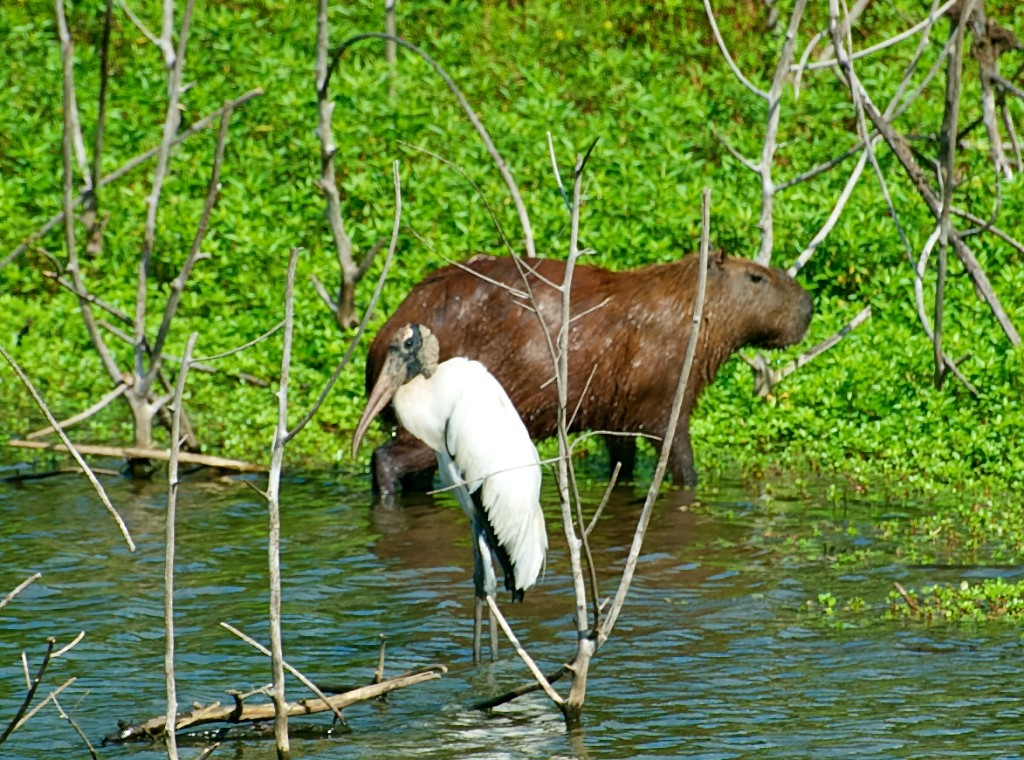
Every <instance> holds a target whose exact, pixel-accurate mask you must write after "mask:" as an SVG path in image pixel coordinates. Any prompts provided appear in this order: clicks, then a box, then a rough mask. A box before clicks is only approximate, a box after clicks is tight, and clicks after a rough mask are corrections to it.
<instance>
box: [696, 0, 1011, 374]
mask: <svg viewBox="0 0 1024 760" xmlns="http://www.w3.org/2000/svg"><path fill="white" fill-rule="evenodd" d="M704 5H705V10H706V13H707V17H708V20H709V24H710V26H711V30H712V32H713V34H714V37H715V39H716V41H717V43H718V46H719V49H720V50H721V52H722V55H723V57H724V59H725V61H726V63H727V64H728V66H729V67H730V69H731V70H732V71H733V73H734V74H735V75H736V77H737V78H738V79H739V80H740V81H741V82H742V83H743V85H744V86H745V87H746V88H747V89H748V90H750V91H751V92H753V93H755V94H756V95H758V96H761V97H762V98H764V99H766V100H767V102H768V104H769V117H770V118H769V124H768V128H767V130H766V133H765V137H764V143H763V148H762V152H761V160H760V161H759V162H757V163H755V162H753V161H750V160H749V159H747V158H745V157H744V156H742V155H741V154H739V152H738V151H736V150H735V149H734V148H732V146H731V145H729V144H728V143H725V144H726V147H727V148H728V149H729V150H730V152H731V153H732V154H733V155H734V156H735V157H736V158H737V160H739V161H740V162H741V163H743V165H744V166H746V167H747V168H749V169H751V170H753V171H755V172H757V173H758V174H759V175H760V177H761V179H762V217H761V222H760V223H759V227H760V228H761V231H762V240H761V243H762V244H761V253H760V254H759V256H762V257H767V255H770V247H771V246H770V243H771V238H770V237H768V236H766V235H765V230H766V229H770V227H771V223H770V216H771V213H772V211H773V208H774V206H773V203H774V200H775V194H776V193H777V192H778V191H782V190H784V189H786V188H788V187H792V186H793V185H796V184H798V183H801V182H805V181H807V180H809V179H812V178H814V177H816V176H818V175H819V174H821V173H823V172H827V171H831V170H833V169H835V168H836V167H838V166H840V165H841V164H842V163H844V162H845V161H846V160H848V159H850V158H851V157H853V156H857V155H858V154H859V157H858V159H857V162H856V164H855V166H854V168H853V170H852V171H851V172H850V176H849V179H848V181H847V183H846V185H845V187H844V189H843V191H842V192H841V193H840V195H839V196H838V198H837V199H836V202H835V204H834V206H833V209H832V211H831V213H830V214H829V217H828V219H827V220H826V222H825V224H824V225H823V226H822V227H821V229H820V230H819V231H818V233H817V234H816V235H815V236H814V238H813V239H812V240H811V241H810V243H808V244H807V246H806V247H805V248H804V249H803V251H802V252H801V253H800V254H799V255H798V256H797V258H796V260H795V261H794V263H793V265H792V266H791V267H790V269H789V271H790V274H795V273H796V272H797V271H798V270H799V269H800V268H802V267H803V266H804V265H805V264H806V263H807V261H808V260H809V259H810V258H811V256H813V255H814V253H815V252H816V251H817V250H818V248H819V246H820V245H821V243H822V242H824V241H825V240H826V238H827V237H828V235H829V233H830V232H831V231H832V229H833V228H834V227H835V225H836V223H837V222H838V220H839V218H840V216H841V214H842V213H843V210H844V209H845V207H846V205H847V203H848V201H849V200H850V197H851V194H852V191H853V189H854V187H855V186H856V184H857V182H858V181H859V179H860V177H861V175H862V173H863V171H864V170H865V169H866V168H867V166H868V165H869V164H870V166H871V167H872V170H873V172H874V174H875V176H876V178H877V181H878V183H879V186H880V187H881V190H882V193H883V196H884V198H885V201H886V214H887V215H888V216H889V217H890V218H892V219H893V221H894V224H895V225H896V230H897V232H898V234H899V236H900V239H901V241H902V243H903V246H904V248H905V252H906V257H907V260H908V262H909V263H910V264H911V266H913V268H914V273H915V301H916V305H917V311H918V315H919V319H920V322H921V326H922V329H923V330H924V332H925V333H926V334H927V336H928V338H929V340H930V341H932V343H933V347H934V353H935V363H936V371H935V381H936V384H937V385H941V383H942V381H943V379H944V378H945V377H946V376H947V375H949V374H952V375H954V376H955V377H956V378H957V379H958V380H959V381H960V382H961V384H962V385H963V386H964V387H966V388H967V389H968V390H970V391H972V392H975V389H974V386H973V385H972V384H971V383H970V382H969V381H968V379H967V378H966V377H965V376H964V374H963V373H962V372H961V371H960V369H959V368H958V361H957V360H954V359H952V358H951V357H949V356H948V355H947V354H946V353H945V351H944V349H943V344H942V321H943V314H944V312H945V311H946V308H947V307H946V304H945V300H944V292H945V286H946V281H947V278H948V274H947V271H948V264H947V254H946V252H947V250H949V249H950V248H952V250H953V252H954V253H955V255H956V257H957V259H959V261H960V263H961V265H962V266H963V268H964V271H965V272H966V273H967V274H968V276H969V277H970V278H971V279H972V281H973V283H974V286H975V290H976V291H977V293H978V295H979V296H980V297H981V298H982V299H983V300H984V301H985V302H986V303H987V304H988V305H989V307H990V309H991V310H992V313H993V315H994V317H995V319H996V321H997V322H998V324H999V325H1000V327H1001V328H1002V330H1003V331H1004V333H1005V334H1006V337H1007V339H1008V340H1009V341H1010V343H1011V344H1013V345H1019V344H1020V337H1019V335H1018V333H1017V330H1016V328H1015V326H1014V325H1013V323H1012V322H1011V320H1010V318H1009V316H1008V315H1007V313H1006V311H1005V309H1004V308H1003V307H1002V304H1001V303H1000V301H999V298H998V296H997V295H996V293H995V291H994V289H993V287H992V285H991V283H990V282H989V280H988V277H987V275H986V273H985V271H984V269H983V268H982V267H981V265H980V264H979V263H978V261H977V258H976V257H975V255H974V253H973V252H972V250H971V249H970V247H969V246H968V244H967V238H968V237H970V236H971V235H977V234H989V235H992V236H994V237H995V238H997V239H998V240H1000V241H1002V242H1003V243H1005V244H1008V245H1011V246H1013V247H1014V248H1015V249H1016V250H1018V251H1021V250H1024V245H1022V244H1021V243H1020V242H1018V241H1017V240H1014V239H1013V238H1012V237H1011V236H1010V235H1008V234H1007V233H1006V232H1004V231H1003V230H1002V229H1001V228H1000V227H999V226H998V225H997V223H996V222H997V219H998V216H999V212H1000V209H1001V205H1002V192H1001V182H1002V180H1003V179H1005V178H1007V177H1010V176H1011V175H1012V173H1013V172H1014V171H1020V170H1021V158H1020V150H1019V142H1018V138H1017V133H1016V128H1015V125H1014V122H1013V118H1012V114H1011V111H1010V109H1009V108H1008V107H1007V100H1008V99H1009V98H1013V97H1024V89H1022V88H1021V87H1020V86H1019V85H1017V84H1016V83H1015V82H1014V81H1013V80H1012V78H1010V79H1008V78H1006V77H1004V76H1003V75H1002V74H1001V73H1000V70H999V59H1000V56H1001V55H1003V54H1005V53H1007V52H1009V51H1020V50H1022V49H1024V48H1022V45H1021V43H1020V42H1019V41H1018V40H1017V38H1016V37H1015V36H1014V35H1013V34H1012V32H1010V31H1009V30H1007V29H1005V28H1004V27H1002V26H1000V25H999V24H997V23H995V22H994V21H993V20H992V19H991V18H989V17H988V16H987V14H986V11H985V3H984V0H933V3H932V6H931V9H930V11H929V12H928V14H927V16H926V17H925V18H923V19H921V20H920V21H918V22H916V23H914V24H912V25H910V26H909V27H908V28H907V29H905V30H903V31H900V32H899V33H897V34H894V35H893V36H891V37H889V38H887V39H885V40H883V41H881V42H879V43H877V44H873V45H871V46H869V47H866V48H864V49H862V50H854V48H853V43H852V41H853V39H854V37H855V35H854V34H853V30H854V27H855V24H857V23H858V21H859V18H860V15H861V13H862V11H863V10H864V8H865V6H866V2H864V0H860V2H857V3H855V4H853V5H852V6H850V8H849V9H848V10H844V11H843V12H840V8H841V4H840V3H839V2H838V0H831V1H830V5H829V11H830V16H829V25H828V28H827V29H824V30H819V31H818V32H817V33H815V34H814V35H813V36H812V37H811V39H810V42H808V43H807V44H806V46H805V47H804V50H803V53H802V54H801V55H800V56H799V59H798V61H797V62H796V63H794V62H793V44H794V41H795V39H796V36H797V33H798V31H799V28H800V23H801V18H802V15H803V14H802V11H803V3H800V2H798V3H797V4H796V6H795V7H794V9H793V12H792V15H791V16H790V20H789V24H788V27H787V34H786V39H785V43H784V45H783V49H782V53H781V54H780V57H779V62H778V66H777V67H776V70H775V76H774V77H773V79H772V86H771V89H769V90H767V91H765V90H762V89H761V88H759V87H758V86H756V85H755V84H753V83H752V82H751V81H750V80H748V79H747V78H746V77H745V76H744V75H743V73H742V72H741V71H740V70H739V67H738V66H737V65H736V63H735V62H734V61H733V59H732V56H731V55H730V54H729V51H728V49H727V47H726V44H725V41H724V39H723V35H722V34H721V33H720V31H719V28H718V24H717V22H716V19H715V17H714V14H713V12H712V9H711V4H710V0H705V2H704ZM842 7H843V8H845V6H842ZM943 18H946V19H948V20H949V25H950V32H949V35H948V39H947V41H946V42H945V44H944V45H943V47H942V50H941V52H940V54H939V56H938V59H937V60H936V63H935V65H934V66H932V68H931V69H930V70H929V71H927V72H926V73H925V74H924V75H923V76H917V75H919V69H920V64H921V62H922V60H924V58H925V53H926V52H927V51H928V50H929V49H930V47H931V46H932V39H931V33H932V31H933V29H934V27H935V24H936V23H937V22H939V21H940V20H941V19H943ZM967 34H970V35H971V36H972V42H971V44H970V46H968V45H966V43H965V38H966V36H967ZM915 38H916V39H917V40H918V44H917V49H916V51H915V52H914V54H913V55H912V56H911V57H910V58H909V61H908V63H907V64H906V66H905V68H904V70H903V72H902V78H901V79H900V80H899V83H898V86H897V88H896V90H895V93H894V94H893V95H892V96H891V97H890V99H889V102H888V104H887V105H886V106H885V107H884V108H880V107H878V106H876V105H875V99H874V97H873V93H871V92H869V91H868V89H867V88H866V86H865V85H864V83H863V82H862V80H861V79H860V78H859V77H858V76H857V71H856V63H857V61H859V60H862V59H864V58H867V57H869V56H873V55H876V54H878V53H880V52H882V51H886V50H888V49H890V48H892V47H894V46H896V45H899V44H902V43H904V42H906V41H909V40H912V39H915ZM967 50H969V51H970V55H971V56H972V57H973V58H974V59H975V61H976V62H977V64H978V69H977V70H978V78H979V81H980V83H981V92H982V102H981V108H980V113H981V116H980V117H979V118H977V119H974V120H973V121H971V122H970V123H969V124H968V125H967V126H966V127H963V128H961V127H960V118H959V115H960V111H961V101H962V99H963V94H964V90H963V87H962V71H963V57H964V54H965V52H966V51H967ZM815 53H817V56H816V60H814V61H810V58H811V57H812V55H814V54H815ZM818 70H830V71H832V72H833V73H834V75H835V76H837V77H838V78H839V79H840V81H841V82H842V83H843V84H844V85H845V86H846V88H847V89H848V91H849V94H850V98H851V102H852V104H853V107H854V111H855V113H856V115H857V122H856V123H857V135H856V142H855V143H854V145H853V146H852V147H851V148H849V149H847V150H845V151H843V152H842V153H841V154H839V155H838V156H836V157H834V158H831V159H828V160H826V161H824V162H822V163H821V164H819V165H817V166H814V167H812V168H810V169H808V170H806V171H803V172H801V173H799V174H796V175H795V176H793V177H791V178H789V179H787V180H785V181H783V182H778V183H775V182H774V181H773V180H771V173H770V172H771V162H772V157H773V156H774V152H775V145H776V140H777V133H778V130H779V128H780V124H779V122H778V120H777V119H776V120H775V121H772V119H771V117H772V116H773V115H777V113H778V109H779V107H780V106H779V103H780V97H781V84H782V83H783V81H786V78H787V77H789V78H791V80H792V84H793V89H794V95H795V94H796V93H797V92H798V91H799V88H800V85H801V81H802V80H803V78H804V76H805V75H806V74H808V73H810V72H814V71H818ZM943 70H944V71H945V73H946V90H945V99H944V106H943V114H944V118H943V123H942V126H941V128H940V131H939V136H938V139H937V140H936V155H937V156H938V158H937V159H936V160H934V161H933V162H930V164H926V165H924V166H922V157H921V151H920V150H917V149H915V148H913V147H911V141H910V139H909V138H908V135H907V133H906V132H905V131H904V130H902V129H901V128H900V126H899V125H898V119H899V118H900V116H901V115H902V114H903V113H904V112H905V111H906V110H907V108H908V107H909V106H910V105H911V103H913V102H914V101H915V100H916V99H917V98H918V97H920V96H921V94H922V93H923V92H924V91H925V89H926V86H927V84H928V83H929V82H930V81H931V80H932V79H933V78H934V77H935V76H937V75H938V74H939V73H940V71H943ZM1019 75H1020V70H1018V72H1017V75H1016V76H1018V77H1019ZM915 76H917V78H918V79H919V80H920V81H918V82H917V83H916V84H915V85H914V86H912V83H913V82H914V79H915ZM783 126H784V122H783ZM979 127H983V128H984V130H985V133H986V143H987V145H988V150H989V161H990V165H991V169H992V174H993V179H994V181H993V183H992V186H993V187H994V190H995V192H994V195H993V197H992V198H991V206H992V208H991V212H990V213H989V214H988V218H983V217H982V216H979V215H975V214H973V213H971V212H969V211H965V210H963V209H961V208H960V207H959V206H958V205H957V197H958V196H957V193H956V191H957V185H958V182H960V181H962V180H961V179H960V178H959V175H960V173H961V172H960V170H959V168H958V158H957V156H958V153H959V152H961V151H962V150H963V145H964V138H965V137H966V136H967V134H968V133H969V132H970V131H972V130H974V129H977V128H979ZM720 137H721V136H720ZM721 139H722V140H723V142H724V140H725V138H724V137H721ZM1007 143H1008V144H1009V145H1010V146H1012V150H1013V155H1012V156H1010V155H1008V154H1007V151H1006V148H1005V147H1004V146H1005V145H1006V144H1007ZM883 144H884V145H886V146H888V148H889V149H890V150H891V151H892V153H893V154H894V155H895V156H896V158H897V159H898V161H899V163H900V165H901V167H902V168H903V170H904V172H905V174H906V177H907V178H908V179H909V180H910V183H911V185H912V186H913V187H914V189H915V190H916V191H917V193H918V194H919V196H920V198H921V200H922V201H923V203H924V205H925V208H926V209H927V211H928V212H929V213H930V214H931V215H932V216H933V218H934V219H935V228H934V233H933V235H931V236H930V237H929V239H928V241H927V243H926V244H925V245H924V247H923V249H922V250H921V251H920V252H919V253H916V252H915V251H914V247H913V244H912V243H911V242H910V240H909V238H908V236H907V234H906V231H905V225H904V224H902V223H901V221H900V215H899V214H898V212H897V210H896V208H895V206H894V204H893V202H892V199H891V196H890V192H889V187H888V185H889V182H890V181H891V179H890V178H887V177H886V175H885V173H884V172H883V171H882V169H881V167H880V165H879V163H878V159H877V157H876V149H877V147H878V146H879V145H883ZM930 176H933V177H934V179H930V178H929V177H930ZM766 218H767V219H768V220H767V221H766ZM958 222H959V223H963V222H967V223H969V224H971V225H974V226H973V228H971V229H961V228H960V227H958ZM766 240H767V241H768V248H767V252H766ZM936 246H937V247H938V255H937V257H936V259H937V264H936V272H935V297H934V310H933V313H932V315H931V317H929V315H928V314H927V313H926V312H927V310H926V308H925V303H924V288H923V281H924V276H925V268H926V265H927V262H928V260H929V258H930V254H931V252H932V251H933V250H935V248H936ZM868 313H869V311H868V310H865V311H862V312H861V313H860V314H858V315H857V317H855V318H854V319H853V320H852V321H851V322H850V324H849V325H847V326H846V327H845V328H843V330H841V331H840V332H839V333H837V334H836V335H835V336H832V337H831V338H829V339H828V340H827V341H825V342H823V343H822V344H821V345H819V346H816V347H815V348H814V349H812V350H811V351H809V352H808V353H807V354H805V356H804V357H801V359H800V360H798V362H796V363H795V364H794V365H791V366H792V368H795V366H799V365H800V364H803V363H806V361H807V360H809V359H810V358H813V356H815V355H817V354H818V353H820V352H821V350H824V349H825V348H827V347H828V346H829V345H834V343H835V342H836V340H838V339H839V338H840V337H841V334H845V333H846V332H848V331H849V329H851V328H852V327H853V326H856V324H858V323H859V322H860V321H862V320H863V319H864V318H866V317H867V316H868ZM745 358H746V357H745ZM747 361H748V363H749V364H751V366H752V367H754V369H755V372H756V374H757V382H756V387H757V389H758V392H762V393H764V392H767V390H770V388H771V385H772V383H773V382H774V381H777V380H778V379H780V378H781V377H783V376H785V374H786V372H785V371H782V372H779V371H774V372H773V371H771V370H770V369H769V368H768V367H767V365H766V363H765V362H764V360H763V359H761V358H760V357H758V358H755V359H749V358H747ZM788 369H790V368H787V370H788Z"/></svg>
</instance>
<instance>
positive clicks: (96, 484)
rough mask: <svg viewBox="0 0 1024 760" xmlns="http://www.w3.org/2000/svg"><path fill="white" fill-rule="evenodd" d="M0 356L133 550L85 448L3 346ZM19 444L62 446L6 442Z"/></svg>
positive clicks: (126, 528)
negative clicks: (74, 440) (77, 443)
mask: <svg viewBox="0 0 1024 760" xmlns="http://www.w3.org/2000/svg"><path fill="white" fill-rule="evenodd" d="M0 356H3V358H4V359H5V360H6V361H7V363H8V364H9V365H11V369H13V370H14V372H15V374H17V376H18V378H19V379H20V380H21V382H22V384H23V385H24V386H25V388H27V389H28V392H29V394H30V395H31V396H32V399H33V400H34V401H35V402H36V406H38V407H39V409H40V410H41V411H42V413H43V414H44V415H46V419H47V420H48V421H49V423H50V427H52V428H53V429H54V431H55V432H56V433H57V435H58V436H60V439H61V440H62V441H63V442H64V446H63V450H65V451H69V452H70V453H71V456H73V457H74V458H75V461H76V462H78V466H79V467H81V468H82V471H83V472H84V473H85V476H86V477H87V478H88V479H89V482H90V483H92V487H93V488H94V489H96V493H97V494H98V495H99V497H100V501H102V502H103V506H104V507H106V508H107V511H108V512H109V513H110V515H111V517H113V518H114V522H116V523H117V527H118V528H119V529H120V530H121V535H122V536H124V540H125V541H126V542H127V543H128V548H129V549H131V550H132V551H135V542H134V541H133V540H132V537H131V534H130V533H129V532H128V526H127V525H125V522H124V520H123V519H121V515H120V514H118V512H117V509H115V508H114V505H113V503H111V501H110V498H109V497H108V496H107V492H106V491H105V490H104V489H103V486H102V485H100V481H99V479H98V478H97V477H96V475H95V473H93V471H92V470H91V469H89V465H87V464H86V463H85V459H83V458H82V454H81V452H80V450H79V449H81V450H83V451H84V450H85V449H82V448H81V447H79V448H77V449H76V447H75V446H74V444H72V443H71V440H70V439H69V438H68V436H67V434H66V433H65V432H64V431H63V430H62V429H61V426H60V423H59V422H57V419H56V418H55V417H54V416H53V414H52V413H51V412H50V409H49V407H47V406H46V402H45V401H43V397H42V396H40V395H39V391H37V390H36V388H35V386H34V385H32V381H31V380H29V379H28V376H27V375H26V374H25V373H24V372H23V371H22V369H21V367H19V366H18V364H17V362H15V361H14V359H13V358H12V357H11V355H10V354H9V353H7V351H6V349H4V347H3V346H0ZM19 444H20V445H24V447H25V448H41V449H60V448H62V447H59V446H57V445H55V444H49V443H44V442H42V441H8V442H7V445H8V446H16V445H19ZM86 453H88V452H86Z"/></svg>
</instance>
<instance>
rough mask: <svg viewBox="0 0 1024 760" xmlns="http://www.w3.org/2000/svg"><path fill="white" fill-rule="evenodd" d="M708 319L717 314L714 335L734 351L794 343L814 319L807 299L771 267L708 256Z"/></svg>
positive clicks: (807, 294) (812, 308) (726, 257)
mask: <svg viewBox="0 0 1024 760" xmlns="http://www.w3.org/2000/svg"><path fill="white" fill-rule="evenodd" d="M705 308H706V309H707V310H708V313H709V314H711V313H717V314H718V319H717V320H716V321H717V322H718V324H717V325H716V329H717V330H721V331H724V332H725V333H727V334H729V337H732V338H734V341H728V342H732V343H733V345H736V346H744V345H745V346H756V347H757V348H782V347H784V346H791V345H793V344H794V343H799V342H800V341H801V340H803V337H804V335H806V333H807V327H808V325H810V323H811V315H812V314H813V313H814V302H813V301H812V299H811V295H810V293H808V292H807V291H806V290H804V289H803V288H802V287H801V286H800V285H799V284H797V282H796V280H794V279H793V278H792V277H790V276H789V275H788V274H786V273H785V272H784V271H782V270H781V269H778V268H777V267H767V266H763V265H761V264H758V263H756V262H754V261H751V260H749V259H745V258H742V257H735V256H726V255H724V254H723V253H721V252H715V253H713V254H712V255H711V258H710V260H709V262H708V284H707V306H706V307H705Z"/></svg>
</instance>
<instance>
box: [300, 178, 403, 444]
mask: <svg viewBox="0 0 1024 760" xmlns="http://www.w3.org/2000/svg"><path fill="white" fill-rule="evenodd" d="M391 169H392V174H393V176H394V180H395V220H394V224H393V225H392V227H391V244H390V245H389V246H388V252H387V255H386V256H385V258H384V266H383V267H382V268H381V272H380V277H378V278H377V286H376V287H375V288H374V290H373V295H372V296H370V303H369V305H368V306H367V307H366V310H365V311H364V312H363V318H362V320H361V321H360V322H359V327H358V328H357V329H356V334H355V335H353V336H352V340H350V341H349V344H348V349H347V350H346V351H345V355H344V356H342V357H341V361H339V362H338V366H337V367H335V369H334V373H333V374H332V375H331V377H330V379H328V381H327V382H326V383H325V384H324V388H323V390H322V391H320V395H319V396H318V397H317V400H316V401H315V402H313V406H312V407H310V409H309V411H308V412H306V415H305V416H304V417H303V418H302V419H301V420H299V421H298V422H297V423H295V426H294V427H293V428H292V429H291V430H290V431H289V432H288V434H287V437H286V439H285V442H286V443H287V442H288V441H290V440H291V439H292V438H294V437H295V436H297V435H298V434H299V433H300V432H301V431H302V429H303V428H305V427H306V425H308V424H309V421H310V420H312V419H313V416H314V415H315V414H316V413H317V411H318V410H319V409H320V407H321V406H322V405H323V403H324V400H325V399H326V398H327V394H329V393H330V392H331V388H333V387H334V384H335V383H336V382H337V380H338V378H339V377H341V372H342V370H343V369H345V367H347V366H348V363H349V362H350V361H351V360H352V354H354V353H355V350H356V346H358V345H359V340H360V339H361V338H362V337H363V333H364V332H366V326H367V325H368V324H369V323H370V319H371V317H373V310H374V309H375V308H376V307H377V300H378V299H379V298H380V294H381V291H382V290H383V289H384V282H385V281H386V280H387V277H388V270H389V269H390V268H391V262H392V260H393V259H394V257H395V248H396V247H397V246H398V230H399V227H400V223H401V219H402V184H401V180H400V178H399V174H398V162H397V161H395V162H394V164H392V167H391Z"/></svg>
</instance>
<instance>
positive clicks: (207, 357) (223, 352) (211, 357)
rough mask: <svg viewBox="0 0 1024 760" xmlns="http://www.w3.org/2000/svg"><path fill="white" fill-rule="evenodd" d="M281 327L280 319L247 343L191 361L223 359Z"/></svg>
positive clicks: (263, 338)
mask: <svg viewBox="0 0 1024 760" xmlns="http://www.w3.org/2000/svg"><path fill="white" fill-rule="evenodd" d="M282 327H284V320H281V321H280V322H278V323H277V324H276V325H274V326H273V327H271V328H270V329H269V330H267V331H266V332H265V333H263V334H262V335H261V336H260V337H258V338H253V339H252V340H250V341H249V342H248V343H244V344H242V345H241V346H238V347H237V348H232V349H229V350H227V351H222V352H221V353H219V354H213V355H212V356H199V357H196V359H195V360H194V361H193V362H192V363H193V365H194V364H195V363H196V362H212V361H214V360H216V359H223V358H224V357H225V356H233V355H234V354H238V353H241V352H242V351H244V350H245V349H247V348H251V347H252V346H255V345H256V344H257V343H260V342H262V341H264V340H266V339H267V338H269V337H270V336H271V335H273V334H274V333H276V332H277V331H278V330H280V329H281V328H282ZM168 358H170V357H168Z"/></svg>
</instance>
